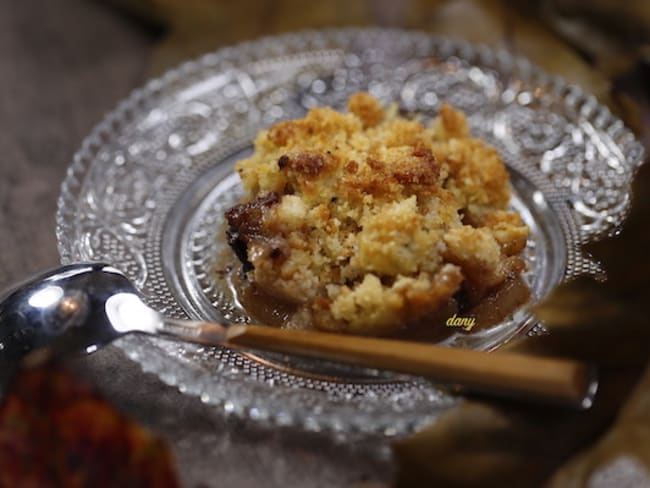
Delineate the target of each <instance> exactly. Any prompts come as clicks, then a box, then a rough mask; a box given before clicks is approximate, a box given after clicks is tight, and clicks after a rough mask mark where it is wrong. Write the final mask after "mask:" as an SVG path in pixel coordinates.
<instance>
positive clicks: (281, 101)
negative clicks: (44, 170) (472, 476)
mask: <svg viewBox="0 0 650 488" xmlns="http://www.w3.org/2000/svg"><path fill="white" fill-rule="evenodd" d="M382 66H383V68H382ZM280 67H281V68H282V69H279V68H280ZM278 77H279V78H278ZM337 77H338V78H337ZM337 83H338V85H337ZM337 86H343V89H341V90H338V89H337ZM356 89H368V90H369V91H371V93H373V94H374V95H376V96H378V97H379V98H381V99H383V100H385V101H390V100H397V101H398V102H399V103H400V105H401V107H402V108H403V109H405V110H408V111H410V112H415V113H418V114H422V115H423V116H425V117H426V116H427V114H432V113H435V110H436V108H437V107H438V106H439V103H440V100H441V99H442V98H443V97H441V96H440V95H441V93H443V94H445V93H446V94H447V95H449V96H448V97H446V98H445V100H449V99H451V100H450V101H452V103H453V104H455V105H456V106H458V107H459V108H461V109H463V110H465V111H466V112H467V113H468V115H469V118H470V123H471V125H472V129H473V131H474V132H475V133H477V134H478V135H480V136H482V137H485V138H486V139H488V140H489V141H490V142H492V143H493V144H495V145H496V146H497V147H498V148H499V150H500V151H501V152H502V153H503V154H504V159H506V161H507V162H508V164H509V166H510V167H511V169H512V170H513V171H515V172H519V173H521V174H522V175H523V176H524V178H525V179H526V180H527V181H529V182H531V183H532V184H533V185H534V186H535V189H536V190H538V191H539V192H540V193H539V195H538V196H537V197H538V198H539V199H540V200H541V201H543V206H545V208H546V207H549V208H551V210H552V212H553V214H554V215H555V216H556V217H557V221H558V223H559V225H560V228H561V236H562V238H563V239H564V243H563V245H564V247H565V251H566V256H565V257H564V259H563V262H562V263H561V264H562V266H561V267H562V269H561V271H562V272H561V275H560V276H559V277H558V278H557V279H556V282H557V281H559V280H566V279H570V278H573V277H576V276H579V275H583V274H588V275H592V276H595V277H599V278H602V277H603V271H602V270H601V269H600V267H599V265H598V264H597V263H595V262H594V261H593V260H592V259H591V258H590V257H589V256H587V255H584V254H583V252H582V251H581V246H582V245H583V244H584V243H586V242H589V241H593V240H596V239H600V238H602V237H604V236H609V235H613V234H615V233H616V232H618V230H619V228H620V225H621V224H622V222H623V220H624V218H625V216H626V213H627V211H628V208H629V200H630V199H629V192H630V186H631V181H632V178H633V176H634V173H635V170H636V168H637V167H638V166H639V165H640V164H641V163H642V161H643V159H644V152H643V148H642V146H641V145H640V144H639V143H638V141H636V139H635V137H634V135H633V134H632V133H631V132H630V131H629V130H628V129H627V128H625V127H624V125H623V123H622V122H621V121H620V120H619V119H618V118H616V117H615V116H613V115H612V114H611V113H610V111H609V110H608V109H607V108H606V107H605V106H603V105H601V104H599V103H598V102H597V101H596V99H595V98H594V97H592V96H590V95H588V94H586V93H584V92H583V91H582V90H581V89H580V88H578V87H576V86H572V85H569V84H567V83H566V82H564V81H563V80H561V79H560V78H558V77H555V76H550V75H548V74H546V73H544V72H543V71H542V70H540V69H539V68H537V67H535V66H533V65H531V64H530V63H529V62H528V61H527V60H525V59H522V58H517V57H513V56H512V55H510V54H509V53H507V52H505V51H499V50H493V49H490V48H488V47H485V46H472V45H469V44H467V43H465V42H461V41H453V40H450V39H446V38H442V37H436V36H433V35H430V34H426V33H421V32H413V31H401V30H385V29H339V30H324V31H306V32H301V33H298V34H287V35H283V36H278V37H269V38H263V39H259V40H256V41H252V42H247V43H244V44H240V45H238V46H235V47H231V48H225V49H221V50H219V51H217V52H215V53H211V54H207V55H205V56H203V57H201V58H199V59H197V60H194V61H190V62H188V63H185V64H183V65H181V66H180V67H178V68H176V69H173V70H171V71H169V72H167V73H166V74H164V75H163V76H162V77H160V78H158V79H154V80H152V81H150V82H149V83H147V84H146V86H145V87H144V88H142V89H139V90H136V91H134V92H133V93H132V94H131V95H130V96H129V97H128V98H127V99H126V100H125V101H124V102H122V103H120V104H119V105H118V107H117V108H116V109H115V110H114V111H112V112H111V113H109V114H108V115H107V116H106V117H105V119H104V120H103V121H102V122H101V123H100V124H98V125H97V126H96V127H95V128H94V129H93V131H92V132H91V134H90V135H89V136H88V137H87V138H86V139H85V140H84V141H83V144H82V146H81V149H80V150H79V151H78V152H77V153H76V154H75V156H74V160H73V163H72V165H71V166H70V168H69V170H68V173H67V176H66V178H65V180H64V182H63V184H62V189H61V195H60V198H59V202H58V212H57V227H56V235H57V240H58V247H59V253H60V255H61V261H62V262H63V263H70V262H79V261H97V260H102V261H104V260H106V261H110V262H112V263H113V264H116V265H118V266H119V267H120V268H121V269H122V270H123V271H124V272H125V273H126V274H127V275H128V276H129V277H130V278H131V279H133V280H134V281H135V282H136V284H137V285H138V287H139V289H140V290H141V291H142V292H143V293H144V295H145V299H146V300H147V302H148V303H149V304H150V305H152V306H153V307H155V308H157V309H159V310H161V311H162V312H164V313H167V314H169V315H172V316H177V317H181V316H184V315H186V313H187V311H186V310H185V309H183V308H182V307H180V306H179V305H178V303H177V302H176V300H175V298H174V296H173V294H172V293H171V292H170V290H169V286H170V285H169V283H168V279H169V276H168V275H166V272H167V273H168V271H169V270H168V269H167V270H166V266H167V265H166V264H165V263H163V262H162V258H161V256H160V254H161V251H160V250H159V249H153V248H152V247H155V246H157V245H159V244H160V239H162V234H163V232H164V228H165V225H166V222H165V220H166V217H167V213H168V212H169V211H170V209H172V208H173V206H174V204H175V202H176V201H177V200H178V199H179V198H180V197H181V196H182V194H183V191H184V190H186V189H187V188H188V187H189V186H190V185H191V184H192V182H193V181H195V180H196V178H197V177H200V175H201V174H202V173H203V172H205V171H206V169H208V168H209V167H210V165H211V164H213V163H214V162H215V161H222V160H224V159H228V158H231V159H232V156H233V155H235V154H237V153H238V152H239V151H241V150H243V149H244V148H245V147H246V146H247V145H249V144H250V141H251V140H252V138H253V137H254V135H255V133H256V132H257V130H258V129H259V128H260V127H262V126H267V125H270V124H271V123H274V122H276V121H278V120H281V119H282V118H286V117H288V116H294V115H296V114H298V113H299V112H301V111H304V110H305V109H307V108H309V107H310V106H313V105H315V104H328V105H335V106H337V105H338V106H340V105H341V102H342V100H344V99H345V97H346V96H347V94H349V93H350V91H354V90H356ZM283 90H284V94H283ZM337 90H338V91H337ZM445 90H446V92H445ZM238 104H239V105H238ZM251 109H254V110H251ZM253 118H254V119H253ZM224 121H226V122H224ZM219 124H221V125H219ZM215 128H217V129H218V132H217V131H216V130H214V129H215ZM558 128H562V130H561V131H559V130H558ZM136 129H137V130H136ZM209 129H212V130H209ZM215 132H217V135H214V133H215ZM210 134H213V135H212V136H211V135H210ZM129 135H137V137H139V138H140V139H138V140H137V141H129ZM220 136H221V139H219V137H220ZM226 136H227V137H226ZM161 137H162V139H161ZM127 143H129V144H127ZM169 167H171V168H173V170H174V171H173V172H174V174H173V175H170V174H168V173H166V171H167V172H169V170H168V169H165V168H169ZM134 174H135V176H133V175H134ZM111 178H112V179H111ZM172 180H173V183H172V182H171V181H172ZM115 182H119V183H115ZM114 183H115V186H111V185H113V184H114ZM119 185H121V186H119ZM116 188H117V190H119V191H116ZM531 197H532V198H533V199H534V198H535V195H534V194H532V195H531ZM198 279H199V280H200V279H201V277H199V278H198ZM554 284H557V283H554ZM547 285H548V283H547ZM543 291H548V290H543ZM533 325H535V323H534V321H531V320H530V317H526V318H525V319H523V320H521V326H520V327H518V328H515V329H512V330H511V331H510V332H509V333H508V338H510V337H512V336H513V335H515V334H518V333H529V334H534V333H537V332H539V331H540V328H539V327H538V326H537V327H533ZM117 345H118V347H120V348H121V349H122V350H123V351H124V352H125V353H126V354H127V355H128V356H129V357H130V358H131V359H133V360H135V361H137V362H138V363H140V365H141V366H142V368H143V370H144V371H150V372H153V373H155V374H157V375H158V376H159V377H160V378H161V380H162V381H164V382H165V383H168V384H170V385H175V386H177V387H178V388H179V390H180V391H182V392H184V393H187V394H192V395H197V396H199V397H200V398H201V399H202V401H204V402H206V403H210V404H215V405H218V406H220V407H222V408H223V410H224V411H225V412H226V413H229V414H233V415H237V416H241V417H245V418H250V419H252V420H254V421H257V422H261V423H265V424H269V425H278V426H299V427H301V428H303V429H306V430H309V431H329V432H334V433H339V434H341V435H343V436H345V437H349V436H350V435H352V434H355V433H356V434H361V435H372V434H380V435H386V436H392V435H398V434H403V433H405V432H410V431H412V430H414V429H417V428H419V427H421V426H423V425H426V424H428V423H430V422H431V421H432V420H433V419H434V418H435V417H436V416H437V415H439V414H440V413H441V412H443V411H444V410H445V409H447V408H448V407H449V406H450V405H453V404H454V403H455V402H456V401H457V400H456V399H455V398H453V397H451V396H449V395H446V394H444V393H443V392H441V391H439V390H438V389H437V388H435V387H434V386H432V385H431V384H430V383H428V382H426V381H424V380H419V379H415V380H412V381H407V382H402V383H401V384H403V385H404V387H403V388H402V389H401V390H400V387H386V386H384V385H391V383H390V382H386V383H382V382H378V383H376V386H375V387H372V388H368V387H366V386H363V385H362V386H359V385H354V384H350V385H347V384H346V383H345V382H340V381H338V382H337V381H334V382H330V381H328V380H326V379H325V380H323V379H312V378H309V377H306V378H291V377H290V376H291V375H290V374H289V376H287V373H286V372H279V371H278V370H276V369H274V368H269V367H267V366H264V365H261V364H258V363H256V362H255V361H252V360H250V359H248V358H246V357H245V356H242V355H241V354H239V353H233V352H231V351H229V350H227V349H224V348H198V347H195V346H188V345H184V344H174V343H169V342H167V341H162V340H160V339H153V338H144V337H139V336H133V337H127V338H125V339H123V340H121V341H119V342H118V343H117ZM287 378H289V379H287ZM391 388H392V389H391ZM330 390H331V391H330Z"/></svg>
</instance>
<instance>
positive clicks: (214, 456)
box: [0, 0, 391, 487]
mask: <svg viewBox="0 0 650 488" xmlns="http://www.w3.org/2000/svg"><path fill="white" fill-rule="evenodd" d="M155 42H156V39H155V36H154V35H153V33H148V32H143V30H142V28H141V27H139V26H136V25H135V24H132V23H131V22H129V20H128V19H125V18H123V17H120V16H117V15H115V13H114V12H113V11H111V10H109V9H107V8H106V7H104V6H102V5H100V4H96V3H93V2H88V1H83V0H49V1H47V2H41V1H38V0H23V1H21V2H15V1H12V0H2V1H1V2H0V59H2V63H1V64H0V124H1V125H2V127H3V130H2V131H1V132H0V153H1V154H2V158H0V229H2V230H1V231H0V248H1V249H2V252H0V289H2V288H4V287H6V286H8V285H10V284H11V283H12V282H15V281H17V280H20V279H22V278H24V277H26V276H28V275H29V274H31V273H34V272H38V271H41V270H43V269H46V268H48V267H53V266H56V265H57V264H58V253H57V250H56V239H55V233H54V225H55V212H56V202H57V197H58V193H59V185H60V182H61V181H62V179H63V178H64V175H65V171H66V168H67V167H68V165H69V164H70V161H71V159H72V155H73V154H74V152H75V150H76V149H77V147H78V146H79V145H80V143H81V141H82V139H83V137H84V136H85V135H86V134H87V133H88V132H89V131H90V130H91V128H92V127H93V125H94V124H96V123H97V122H98V121H99V120H100V119H101V117H102V115H103V114H104V113H105V112H107V111H108V110H110V109H112V108H113V106H114V105H115V104H116V103H117V102H118V101H119V100H120V99H121V98H123V97H125V96H126V95H127V94H128V93H129V92H130V91H131V90H132V89H134V88H136V87H137V86H138V85H140V84H142V82H143V81H144V80H145V77H146V70H147V67H148V65H149V58H150V55H151V51H152V47H153V46H154V44H155ZM76 369H77V371H79V372H80V373H81V374H85V375H87V376H88V377H90V379H91V380H92V381H93V383H95V384H96V385H97V386H98V387H99V389H100V390H101V391H102V392H103V393H104V395H105V396H106V397H107V398H108V399H109V401H110V402H111V403H112V404H113V405H114V406H115V407H116V408H118V409H119V410H121V411H123V412H125V413H126V414H127V415H129V416H130V417H131V418H133V419H135V420H136V421H138V422H140V423H141V424H143V425H145V426H147V427H149V428H150V429H151V430H152V431H154V432H155V433H157V434H159V435H161V436H163V437H164V438H165V439H166V440H167V441H168V442H169V445H170V446H171V448H172V450H173V452H174V455H175V458H176V462H177V468H178V472H179V476H180V478H181V479H182V481H183V482H184V484H185V485H186V486H188V487H195V486H196V487H198V486H201V487H207V486H238V487H248V486H251V487H252V486H262V485H263V486H306V487H309V486H377V485H382V484H383V483H381V481H386V480H387V479H389V478H390V469H391V468H390V463H389V462H388V461H387V460H385V459H384V460H382V459H381V458H378V457H377V455H376V454H374V453H372V452H371V451H369V450H367V449H365V448H364V447H363V446H338V445H336V444H334V443H333V442H332V441H329V440H327V439H324V438H321V437H305V436H304V435H302V434H299V433H296V432H291V431H288V432H273V431H268V430H262V429H258V428H256V427H255V426H251V425H246V424H243V423H241V422H237V421H235V420H231V419H226V418H224V417H223V416H222V415H221V414H220V412H218V411H216V410H215V409H213V408H211V407H207V406H205V405H203V404H202V403H201V402H200V401H198V400H197V399H194V398H189V397H185V396H183V395H181V394H180V393H178V392H177V391H176V390H175V389H172V388H170V387H168V386H166V385H164V384H162V383H161V382H160V381H159V380H158V379H157V378H155V377H154V376H152V375H148V374H143V373H142V372H141V371H140V368H139V366H137V365H135V364H134V363H132V362H130V361H129V360H128V359H126V358H125V357H124V356H123V355H122V354H121V353H120V352H118V351H117V350H116V349H113V348H107V349H105V350H103V351H100V352H98V353H96V354H94V355H92V356H89V357H87V358H84V359H80V360H79V361H77V363H76Z"/></svg>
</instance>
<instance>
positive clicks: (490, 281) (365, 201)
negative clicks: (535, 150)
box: [226, 93, 528, 335]
mask: <svg viewBox="0 0 650 488" xmlns="http://www.w3.org/2000/svg"><path fill="white" fill-rule="evenodd" d="M236 170H237V172H238V173H239V175H240V177H241V179H242V181H243V184H244V187H245V189H246V190H247V192H248V197H247V200H246V201H245V202H244V203H242V204H240V205H237V206H235V207H233V208H232V209H230V210H229V211H228V212H227V213H226V217H227V220H228V225H229V229H228V235H229V242H230V244H231V246H232V247H233V249H234V250H235V251H236V253H237V255H238V257H239V258H240V259H241V260H242V262H244V263H245V270H246V271H247V272H248V279H249V281H250V282H251V283H252V285H253V286H255V287H257V288H258V289H259V290H262V291H263V292H264V293H266V294H267V295H269V296H272V297H274V298H275V299H278V300H281V301H283V302H285V303H290V304H293V305H294V310H295V313H294V314H293V316H292V318H291V319H290V322H292V324H291V325H294V326H302V327H317V328H320V329H327V330H337V331H342V332H350V333H358V334H372V335H382V334H390V333H394V332H395V331H397V330H399V329H400V328H402V327H404V326H406V325H408V324H410V323H412V322H415V321H418V320H421V319H423V318H426V317H427V316H431V315H432V314H434V313H435V312H437V311H438V310H440V309H441V308H443V307H445V306H446V305H447V304H448V303H449V302H450V300H452V299H454V298H459V297H462V299H463V300H465V301H468V302H470V303H475V302H476V301H477V300H480V299H481V297H483V296H485V295H486V294H487V293H489V292H490V291H491V290H494V289H495V288H497V287H498V286H499V285H500V284H502V283H503V282H504V281H505V280H507V279H508V278H509V277H512V276H515V275H517V274H519V273H520V272H521V271H522V269H523V262H522V261H521V259H519V258H518V257H517V255H518V254H519V253H520V252H521V251H522V249H523V248H524V246H525V244H526V239H527V237H528V228H527V227H526V226H525V225H524V224H523V222H522V220H521V218H520V217H519V215H517V214H516V213H513V212H509V211H507V208H508V202H509V199H510V187H509V177H508V172H507V170H506V168H505V165H504V164H503V162H502V160H501V158H500V157H499V154H498V153H497V151H496V150H495V149H494V148H492V147H490V146H488V145H486V144H485V143H484V142H482V141H481V140H479V139H474V138H472V137H471V136H470V134H469V129H468V126H467V121H466V118H465V115H464V114H463V113H462V112H459V111H457V110H454V109H453V108H452V107H450V106H448V105H443V106H442V107H441V109H440V113H439V115H438V117H437V118H436V119H435V120H434V121H433V123H432V124H431V126H430V127H426V126H424V125H423V124H422V123H420V122H419V121H417V120H408V119H405V118H402V117H400V116H398V114H397V111H396V108H395V107H389V108H384V107H382V106H381V104H380V103H379V102H378V101H377V100H376V99H374V98H373V97H372V96H370V95H369V94H367V93H358V94H356V95H353V96H352V97H351V98H350V100H349V102H348V113H339V112H336V111H334V110H332V109H330V108H315V109H312V110H310V111H309V113H308V114H307V115H306V116H305V117H304V118H303V119H300V120H293V121H287V122H281V123H279V124H277V125H275V126H273V127H271V128H270V129H268V130H266V131H263V132H261V133H260V134H259V136H258V137H257V139H256V141H255V152H254V154H253V155H252V156H251V157H250V158H249V159H244V160H242V161H239V162H238V163H237V165H236Z"/></svg>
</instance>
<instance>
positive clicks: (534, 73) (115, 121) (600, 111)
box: [56, 28, 644, 435]
mask: <svg viewBox="0 0 650 488" xmlns="http://www.w3.org/2000/svg"><path fill="white" fill-rule="evenodd" d="M358 33H368V34H374V35H380V34H385V35H398V34H400V35H409V36H423V37H426V38H428V39H435V40H437V41H439V42H449V43H452V44H454V45H456V46H459V50H461V51H463V52H467V53H468V58H476V57H477V56H480V55H482V54H483V55H485V53H488V54H490V55H491V56H494V57H496V58H497V59H503V60H504V62H507V63H508V65H509V66H510V67H511V69H512V71H513V73H517V74H520V75H523V76H525V77H526V78H527V79H528V80H538V81H539V82H543V83H545V84H547V85H548V84H550V85H553V86H554V87H557V90H559V91H562V92H563V93H567V94H571V97H572V100H573V103H574V104H575V106H576V107H581V110H582V111H585V113H587V114H589V118H590V119H592V120H594V121H595V124H594V125H595V126H596V127H597V128H598V129H600V130H603V131H609V130H610V129H611V130H614V128H615V130H616V131H617V133H618V134H619V135H620V134H623V135H624V136H625V137H631V138H632V139H633V140H634V136H633V134H632V133H631V131H629V129H627V128H626V127H624V126H622V124H621V121H620V119H618V118H617V117H615V116H614V115H613V114H612V113H611V112H610V111H609V109H608V108H607V107H605V106H604V105H601V104H599V103H598V102H597V100H596V99H595V98H594V97H593V96H592V95H589V94H587V93H585V92H584V91H583V90H582V89H581V88H579V87H577V86H575V85H571V84H569V83H567V82H565V81H564V80H563V79H561V78H560V77H558V76H554V75H549V74H547V73H545V72H544V71H542V70H541V69H540V68H538V67H536V66H534V65H532V64H531V63H530V62H529V61H528V60H526V59H524V58H521V57H515V56H513V55H511V54H510V53H507V52H506V51H503V50H495V49H492V48H489V47H487V46H484V45H476V46H472V45H470V44H467V43H465V42H464V41H457V40H449V39H447V38H444V37H440V36H435V35H431V34H428V33H425V32H418V31H403V30H397V29H380V28H366V29H357V28H348V29H329V30H317V31H303V32H300V33H292V34H285V35H282V36H269V37H264V38H261V39H258V40H254V41H250V42H245V43H242V44H239V45H236V46H233V47H227V48H223V49H220V50H218V51H216V52H213V53H209V54H206V55H204V56H202V57H200V58H198V59H195V60H192V61H188V62H186V63H184V64H182V65H180V66H179V67H177V68H174V69H172V70H170V71H168V72H166V73H165V74H163V75H162V76H161V77H159V78H156V79H153V80H151V81H149V82H148V83H147V84H146V85H145V86H144V87H143V88H140V89H136V90H134V91H133V92H132V93H131V95H130V96H128V97H127V98H126V99H125V100H124V101H123V102H121V103H120V104H119V105H118V106H117V107H116V108H115V109H114V110H113V111H111V112H110V113H108V114H107V115H106V116H105V117H104V119H103V120H102V121H101V122H100V123H99V124H97V125H96V126H95V127H94V129H93V130H92V131H91V133H90V134H89V135H88V137H86V138H85V139H84V141H83V143H82V145H81V148H80V149H79V151H77V153H76V154H75V155H74V158H73V162H72V165H71V166H70V167H69V169H68V171H67V175H66V178H65V180H64V181H63V183H62V186H61V193H60V197H59V199H58V209H57V215H56V236H57V242H58V250H59V253H60V255H61V262H62V263H70V262H73V261H74V260H75V254H74V249H73V245H74V242H71V241H70V238H69V237H68V236H72V235H74V225H75V218H76V215H77V214H76V208H75V207H76V201H77V198H78V197H79V194H80V192H81V189H82V184H83V178H84V175H85V174H86V172H87V171H88V169H89V167H90V165H91V164H92V162H93V161H94V159H95V157H96V155H97V153H98V151H99V150H100V149H101V148H102V146H103V145H104V144H105V143H106V141H108V140H110V139H111V137H113V134H114V132H115V129H116V128H119V127H120V126H123V125H124V124H126V123H128V122H129V121H131V120H133V118H134V116H135V115H136V114H137V113H138V109H139V108H141V107H144V106H147V105H149V103H150V102H152V101H155V99H156V96H157V95H158V94H159V93H160V91H161V89H162V88H163V87H165V86H166V85H168V84H170V83H172V82H173V81H174V80H178V79H182V78H184V77H186V76H189V75H192V74H194V73H198V72H199V71H200V70H202V69H205V68H209V67H212V66H215V65H216V64H217V63H218V62H219V61H220V60H221V59H222V58H225V57H226V56H227V55H228V54H232V53H236V52H238V51H250V50H254V49H255V47H256V46H261V45H269V44H276V43H277V44H282V43H286V42H288V41H289V40H291V39H296V38H308V37H310V36H313V37H315V36H352V35H354V34H358ZM469 54H471V56H470V55H469ZM634 142H635V144H636V146H637V147H636V148H635V150H636V153H635V156H634V157H631V160H628V163H629V164H630V165H632V166H634V167H638V166H639V165H640V164H641V163H642V162H643V159H644V152H643V149H642V147H641V146H640V144H639V143H638V142H636V141H635V140H634ZM628 190H629V188H628ZM626 212H627V208H626V209H625V210H624V211H623V215H624V214H625V213H626ZM622 221H623V218H620V219H618V221H617V222H616V225H612V226H610V228H608V229H607V231H606V232H602V233H600V234H597V235H592V236H590V239H589V240H596V239H599V238H602V237H604V236H607V235H612V234H615V233H616V232H618V230H619V226H620V224H621V222H622ZM118 346H120V344H119V343H118ZM123 349H124V348H123ZM124 352H126V353H127V354H128V351H127V350H124ZM138 362H139V364H140V365H141V366H142V367H143V369H144V370H145V371H146V370H147V365H145V364H143V362H142V361H138ZM151 372H153V373H156V374H157V375H158V376H159V377H160V378H161V380H163V381H164V382H166V383H168V384H170V385H172V386H176V387H178V388H179V389H180V390H181V391H184V392H190V391H189V390H188V389H187V385H184V384H182V382H179V381H178V379H177V378H175V377H174V376H173V375H170V374H166V372H165V371H160V370H155V369H154V370H152V371H151ZM190 393H194V394H196V395H198V396H201V395H200V392H190ZM202 400H203V401H206V402H208V403H215V401H214V399H210V398H208V399H206V398H203V397H202ZM216 403H218V404H219V405H221V407H223V408H224V409H225V410H226V412H228V411H229V410H230V409H229V408H228V406H227V405H226V404H227V402H224V401H222V400H220V401H217V402H216ZM254 403H255V402H254V401H253V402H251V404H250V405H242V406H241V408H238V409H236V411H234V412H229V413H235V414H239V415H241V416H243V417H251V409H252V408H254V407H255V404H254ZM433 417H435V414H434V413H432V416H431V417H430V418H422V419H419V420H418V421H416V422H413V423H411V424H409V425H407V426H404V428H403V429H402V430H403V431H411V430H414V429H417V428H418V427H420V426H422V425H425V424H426V423H428V422H429V421H430V420H432V418H433ZM303 420H304V419H303ZM264 421H265V422H267V423H269V424H272V425H287V424H290V425H300V426H301V427H303V428H306V429H308V430H319V431H320V430H332V431H335V432H336V431H338V430H340V429H337V428H336V427H332V426H331V425H327V423H326V422H325V423H322V424H319V425H317V426H314V425H313V423H305V422H303V421H301V419H296V418H294V419H292V420H291V421H290V422H287V419H286V418H283V417H279V416H274V415H270V416H269V417H268V418H265V419H264ZM350 427H351V428H352V430H355V428H356V429H358V430H365V432H364V433H365V434H382V435H394V434H400V433H404V432H402V431H399V430H394V429H393V430H390V429H389V427H390V425H388V424H381V423H379V424H377V425H376V426H374V427H371V428H370V429H368V427H367V426H361V425H360V426H355V425H351V426H350ZM343 430H347V429H343Z"/></svg>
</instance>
